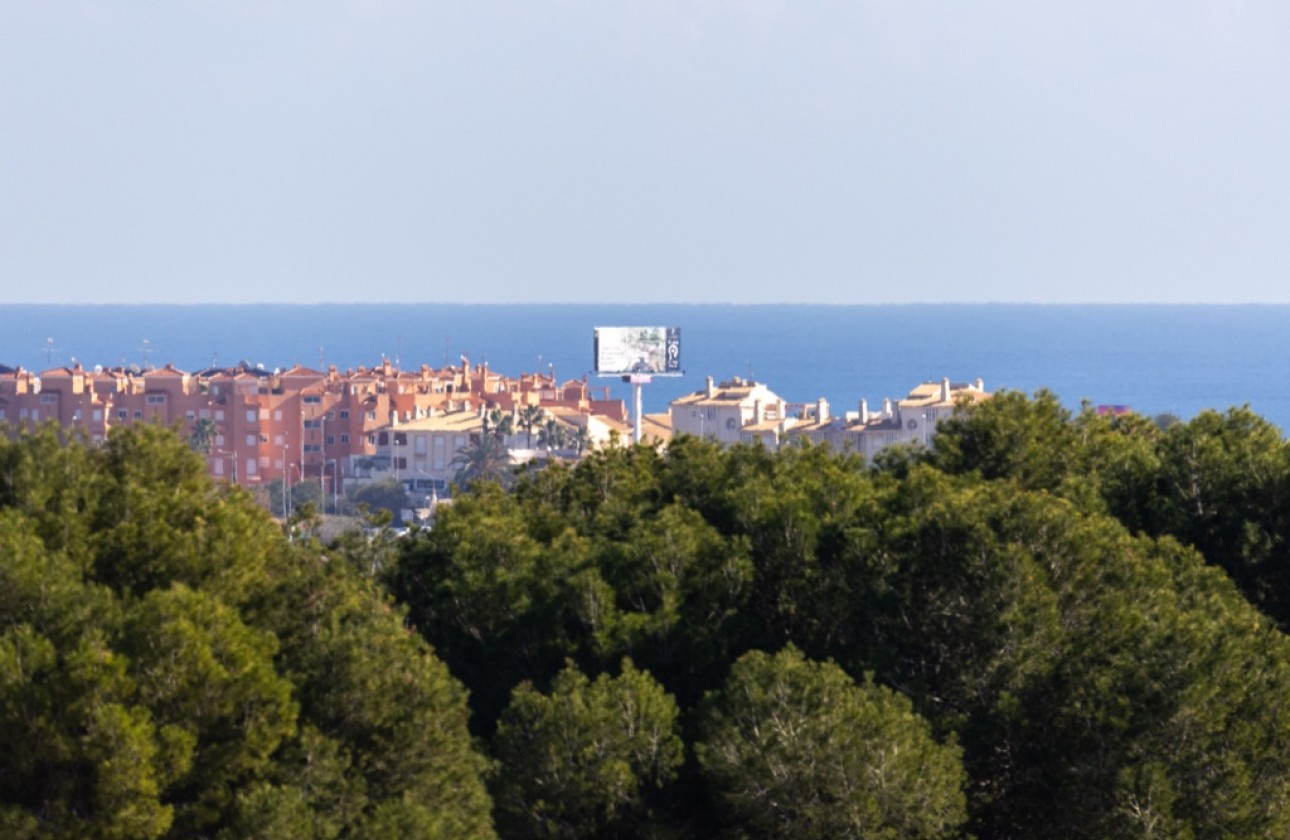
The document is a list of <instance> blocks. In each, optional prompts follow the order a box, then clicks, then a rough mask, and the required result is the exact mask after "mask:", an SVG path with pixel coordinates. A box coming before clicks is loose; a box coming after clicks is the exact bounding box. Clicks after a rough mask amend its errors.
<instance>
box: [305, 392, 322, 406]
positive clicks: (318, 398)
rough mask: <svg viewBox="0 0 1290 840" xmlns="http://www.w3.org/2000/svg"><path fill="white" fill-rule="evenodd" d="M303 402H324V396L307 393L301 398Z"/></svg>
mask: <svg viewBox="0 0 1290 840" xmlns="http://www.w3.org/2000/svg"><path fill="white" fill-rule="evenodd" d="M301 402H303V403H304V404H305V405H318V404H319V403H321V402H322V397H321V396H320V395H318V394H305V396H304V397H302V398H301Z"/></svg>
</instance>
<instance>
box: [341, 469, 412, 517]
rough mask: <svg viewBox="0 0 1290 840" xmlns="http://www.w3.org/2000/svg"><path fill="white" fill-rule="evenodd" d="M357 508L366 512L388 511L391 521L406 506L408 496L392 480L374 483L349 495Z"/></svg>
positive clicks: (400, 486) (401, 486)
mask: <svg viewBox="0 0 1290 840" xmlns="http://www.w3.org/2000/svg"><path fill="white" fill-rule="evenodd" d="M349 495H350V499H351V500H352V501H353V502H354V504H355V505H357V506H358V507H360V508H362V507H366V508H367V510H369V511H372V512H375V511H382V510H383V511H389V514H390V517H391V519H392V520H394V519H398V518H399V516H400V513H401V511H402V510H403V509H404V508H406V507H407V506H408V494H407V491H406V490H405V489H404V487H403V484H402V483H400V482H398V481H395V480H394V479H392V478H390V479H386V480H385V481H374V482H372V483H370V484H364V485H363V486H362V487H360V488H358V489H357V490H355V491H354V492H353V493H351V494H349Z"/></svg>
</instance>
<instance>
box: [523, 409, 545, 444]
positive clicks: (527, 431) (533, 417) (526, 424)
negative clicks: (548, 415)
mask: <svg viewBox="0 0 1290 840" xmlns="http://www.w3.org/2000/svg"><path fill="white" fill-rule="evenodd" d="M519 417H520V428H521V429H523V430H524V436H525V438H524V443H525V448H526V449H532V448H533V428H534V427H535V426H537V425H538V423H540V422H541V421H542V409H541V408H539V407H538V406H536V405H526V406H524V407H523V408H521V409H520V414H519Z"/></svg>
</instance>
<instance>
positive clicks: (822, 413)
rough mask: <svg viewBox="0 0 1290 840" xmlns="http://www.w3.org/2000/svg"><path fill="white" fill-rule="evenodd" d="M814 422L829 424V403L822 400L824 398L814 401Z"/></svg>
mask: <svg viewBox="0 0 1290 840" xmlns="http://www.w3.org/2000/svg"><path fill="white" fill-rule="evenodd" d="M815 422H816V423H827V422H829V401H828V400H826V399H824V397H820V398H819V399H818V400H816V401H815Z"/></svg>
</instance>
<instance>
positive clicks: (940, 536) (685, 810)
mask: <svg viewBox="0 0 1290 840" xmlns="http://www.w3.org/2000/svg"><path fill="white" fill-rule="evenodd" d="M1206 422H1211V423H1212V422H1214V421H1213V420H1208V421H1207V420H1205V419H1203V418H1200V419H1198V420H1197V421H1193V422H1192V423H1189V424H1181V425H1179V426H1175V427H1172V428H1171V429H1169V430H1168V431H1162V430H1161V429H1160V428H1159V427H1158V426H1157V425H1155V424H1153V423H1150V422H1148V421H1143V420H1141V419H1140V418H1135V417H1132V416H1124V417H1114V418H1104V417H1098V416H1097V415H1095V414H1093V413H1092V412H1087V411H1086V412H1083V413H1081V414H1079V415H1078V416H1076V417H1071V416H1069V415H1068V414H1067V413H1066V412H1065V411H1064V409H1062V408H1061V407H1060V405H1059V404H1058V403H1057V402H1056V400H1055V399H1053V398H1051V397H1050V396H1047V395H1041V396H1040V397H1039V398H1038V399H1037V400H1035V401H1033V402H1032V401H1030V400H1027V399H1025V398H1024V397H1020V396H1016V397H1009V398H1005V399H1003V400H1000V401H999V402H998V403H997V404H995V403H993V402H991V403H986V404H985V405H983V406H981V407H980V408H978V409H976V410H974V411H971V412H968V413H966V414H964V415H962V416H961V417H960V418H959V419H957V420H955V421H953V422H952V423H950V424H948V425H947V426H946V427H945V431H944V445H943V446H942V444H941V443H940V442H938V444H937V448H936V449H935V450H933V451H931V452H929V453H926V454H924V455H921V456H920V455H917V454H916V453H914V454H908V455H907V456H905V457H902V458H900V459H897V461H896V462H893V465H891V466H890V467H889V468H881V469H878V470H865V469H864V468H863V467H862V466H861V465H860V464H859V463H857V462H856V461H855V460H854V459H850V458H846V457H839V456H835V455H832V454H830V453H828V452H827V451H826V450H823V449H820V448H817V447H803V448H795V449H791V450H788V451H785V452H781V453H779V454H771V453H768V452H766V451H765V450H763V449H761V448H759V447H736V448H734V449H733V450H730V451H722V450H720V449H718V448H716V447H715V446H713V445H712V444H710V443H706V442H702V441H696V440H693V439H687V438H681V439H678V440H676V441H674V442H673V443H672V445H671V447H670V448H669V450H668V451H667V453H666V454H662V453H660V452H658V451H655V450H653V449H648V448H639V447H638V448H630V449H620V450H616V451H610V452H603V453H597V454H594V455H593V456H591V457H590V458H588V459H586V460H585V461H584V462H582V463H580V464H578V465H577V466H576V467H573V468H558V469H553V470H547V471H543V472H541V473H538V474H535V475H532V476H529V477H526V478H525V479H524V480H523V481H521V483H520V484H519V486H518V488H517V489H516V491H515V492H514V493H513V494H506V493H504V492H502V491H500V490H499V489H497V488H496V487H494V488H492V489H488V490H482V489H481V490H480V491H478V492H476V493H475V494H473V495H467V496H464V497H463V498H461V499H460V500H459V501H458V503H457V505H456V506H455V507H454V508H453V509H452V510H450V511H448V512H447V513H445V514H444V515H443V516H442V517H441V519H440V522H439V525H438V526H437V527H436V529H435V530H434V531H432V532H431V533H429V534H426V535H422V536H420V537H418V538H417V539H416V540H412V541H408V542H406V543H404V544H403V546H402V551H401V554H400V556H399V558H398V560H397V562H396V563H395V564H394V566H393V567H392V568H391V569H390V571H389V574H388V576H387V579H388V580H389V582H390V583H391V585H392V587H393V589H394V591H395V593H396V595H397V597H398V598H399V599H401V600H404V601H406V603H408V605H409V608H410V615H411V617H412V619H413V620H414V622H415V624H416V626H417V628H418V629H419V630H420V631H421V632H422V633H423V634H424V635H426V637H427V638H429V639H430V640H431V641H432V642H433V643H434V645H435V647H436V649H437V650H438V651H439V652H440V653H441V654H442V655H443V656H444V657H445V659H446V660H447V661H448V663H449V665H450V667H451V668H452V669H453V671H454V673H457V674H458V675H459V676H461V677H462V678H463V680H465V682H466V683H467V685H468V687H469V688H470V690H471V692H472V695H471V696H472V705H473V708H474V709H475V712H476V715H477V722H478V731H480V732H481V733H490V732H492V731H493V727H494V725H495V722H496V721H497V720H498V718H499V716H501V715H502V710H503V708H504V707H505V705H506V702H507V698H509V697H511V692H512V691H513V690H515V689H516V687H517V686H518V685H520V684H521V683H525V682H527V683H530V684H531V685H532V688H531V689H526V691H530V692H533V693H534V695H547V694H549V693H551V692H552V691H553V680H555V679H556V675H557V674H558V673H559V672H560V670H561V669H562V668H563V667H564V663H565V661H566V659H572V660H573V661H574V662H576V663H577V667H578V669H579V671H581V672H582V673H585V674H587V675H588V677H589V678H591V679H595V678H597V677H598V676H599V675H602V674H605V673H610V674H612V673H614V672H615V669H616V667H617V662H618V661H619V660H620V659H621V657H623V656H630V657H631V658H632V660H633V661H634V662H635V663H636V664H637V666H639V667H640V668H642V669H643V670H647V671H648V672H649V674H650V675H651V676H652V677H653V678H654V679H656V680H658V682H659V683H660V684H661V685H662V686H663V687H664V688H665V689H666V690H667V691H668V692H669V693H670V694H672V695H673V696H675V697H676V698H677V701H678V704H679V707H680V711H681V716H682V721H683V722H685V724H686V726H685V731H686V732H687V733H688V739H689V741H690V743H691V744H692V745H696V746H697V745H698V744H699V743H701V738H700V735H699V734H698V733H699V730H698V729H697V728H696V727H697V726H698V721H699V718H698V716H697V715H698V713H697V709H698V702H699V700H700V699H701V698H702V697H703V696H704V694H705V693H706V692H712V691H716V690H718V689H721V688H722V686H723V685H725V684H726V680H727V677H728V675H729V673H730V669H731V667H732V664H733V663H735V662H736V661H737V660H738V659H739V657H741V656H742V655H744V654H745V653H747V652H749V651H753V650H779V649H781V648H783V647H784V646H785V645H786V644H792V645H794V646H795V647H796V648H797V649H798V650H800V651H801V652H802V655H803V656H804V657H806V658H809V659H810V660H814V661H824V660H833V661H834V662H836V664H837V667H839V668H841V669H842V670H843V671H845V673H846V674H847V675H849V677H850V679H851V680H852V681H854V683H856V684H858V685H864V686H871V688H872V690H873V691H887V692H891V691H894V692H899V695H901V696H903V697H905V698H907V699H908V701H909V704H910V707H911V708H912V709H913V710H915V711H916V712H917V713H918V714H919V715H921V716H922V718H924V719H925V720H926V721H927V723H928V725H929V726H930V727H931V731H932V732H933V733H934V734H935V737H936V739H937V740H939V741H942V742H944V741H945V739H948V738H951V737H954V738H956V740H957V743H958V744H960V745H961V749H962V766H963V768H964V769H965V770H966V773H967V780H966V785H965V792H966V795H967V803H968V811H967V817H968V821H967V825H966V830H967V831H969V832H970V833H971V834H972V835H974V836H976V837H979V838H983V840H984V839H985V838H1005V837H1018V836H1024V837H1034V838H1054V839H1055V838H1122V837H1123V838H1128V837H1142V836H1162V835H1168V836H1173V837H1185V836H1192V837H1195V838H1209V837H1212V838H1218V837H1228V836H1241V837H1260V838H1277V837H1281V836H1284V835H1285V834H1286V832H1287V823H1286V820H1287V805H1286V804H1285V803H1287V802H1288V801H1290V796H1288V794H1290V759H1287V758H1285V757H1284V756H1286V755H1290V744H1287V743H1286V740H1287V738H1288V737H1290V704H1286V703H1285V702H1284V701H1283V700H1282V699H1281V698H1283V697H1285V696H1290V684H1288V683H1287V679H1290V677H1288V676H1287V674H1288V672H1287V668H1288V667H1290V665H1288V663H1290V650H1287V646H1286V642H1285V639H1284V637H1283V636H1282V635H1281V633H1280V632H1279V631H1278V630H1277V629H1275V627H1274V626H1273V625H1272V624H1271V623H1270V622H1268V621H1266V620H1265V619H1263V617H1262V616H1261V615H1260V614H1259V613H1258V612H1257V611H1256V610H1255V609H1253V608H1251V607H1250V606H1249V605H1248V604H1247V603H1246V602H1245V601H1244V600H1243V599H1242V598H1241V597H1240V596H1239V594H1238V593H1237V591H1236V590H1235V589H1234V588H1233V587H1232V586H1231V584H1230V582H1229V581H1228V580H1227V578H1226V577H1225V575H1224V574H1223V573H1222V572H1221V571H1220V570H1217V569H1215V568H1213V567H1211V566H1207V565H1206V564H1205V562H1204V560H1203V558H1202V557H1201V556H1200V555H1198V554H1197V553H1196V552H1195V551H1194V550H1193V549H1191V548H1189V547H1185V546H1184V545H1182V544H1180V543H1179V542H1178V541H1176V540H1175V539H1173V538H1171V537H1170V536H1169V534H1170V533H1171V532H1172V531H1179V532H1183V531H1184V529H1186V528H1194V527H1196V525H1197V523H1198V520H1195V518H1194V517H1182V518H1181V519H1179V520H1178V522H1177V524H1173V525H1170V526H1169V529H1165V528H1164V527H1163V525H1162V523H1166V522H1169V521H1170V519H1169V517H1170V516H1174V515H1176V512H1177V511H1179V510H1182V509H1183V508H1184V507H1185V505H1183V504H1182V503H1180V502H1179V501H1178V499H1179V498H1184V499H1185V498H1188V497H1186V496H1182V495H1180V491H1174V490H1170V489H1169V487H1170V484H1169V482H1168V481H1167V480H1166V477H1168V476H1171V475H1176V469H1177V467H1176V466H1174V465H1176V464H1180V463H1181V464H1186V463H1187V462H1186V460H1185V459H1184V458H1182V456H1181V454H1179V453H1181V452H1184V451H1195V452H1205V453H1209V454H1208V455H1207V457H1206V458H1199V457H1198V458H1196V459H1195V463H1196V464H1198V465H1201V466H1203V467H1204V469H1200V468H1199V467H1198V471H1197V472H1196V475H1197V481H1196V482H1195V486H1197V487H1200V488H1202V490H1203V492H1204V494H1205V495H1204V496H1203V498H1205V499H1208V500H1214V499H1222V500H1223V501H1221V503H1220V504H1219V509H1220V510H1224V511H1231V512H1233V513H1237V512H1239V514H1240V517H1241V521H1242V523H1243V524H1242V527H1241V529H1240V533H1242V534H1245V535H1246V539H1247V541H1246V542H1245V543H1243V544H1242V545H1244V546H1245V548H1244V549H1243V551H1244V554H1240V553H1239V552H1238V556H1240V557H1245V558H1249V557H1253V556H1254V554H1253V551H1254V548H1255V547H1258V546H1272V547H1273V549H1275V547H1277V546H1279V545H1280V536H1279V535H1280V534H1281V533H1283V532H1284V528H1283V526H1282V525H1281V524H1279V520H1278V519H1277V518H1276V516H1277V515H1278V514H1277V510H1276V506H1275V505H1273V504H1271V503H1270V502H1269V501H1268V499H1272V498H1276V497H1275V496H1268V497H1267V498H1264V497H1262V496H1259V495H1258V494H1254V493H1251V492H1245V491H1241V492H1245V495H1241V492H1238V491H1240V489H1241V488H1250V487H1258V488H1260V493H1262V492H1267V493H1269V494H1271V493H1275V492H1279V491H1278V489H1277V486H1276V484H1275V481H1272V482H1271V483H1269V481H1267V480H1262V481H1261V483H1260V481H1259V480H1257V479H1258V477H1259V476H1260V475H1262V476H1264V477H1265V478H1266V476H1268V475H1273V476H1275V471H1272V469H1271V468H1272V466H1273V465H1275V464H1277V463H1279V461H1278V459H1279V458H1282V457H1283V456H1281V455H1280V454H1279V453H1280V452H1281V451H1282V450H1281V449H1280V448H1279V447H1280V444H1279V443H1278V442H1276V441H1273V440H1264V439H1262V438H1260V434H1261V431H1260V427H1259V426H1258V424H1250V423H1246V422H1244V421H1243V418H1242V416H1241V415H1240V413H1239V412H1238V413H1235V414H1232V415H1229V416H1228V417H1227V418H1226V419H1224V420H1223V421H1222V422H1221V423H1218V424H1217V425H1216V427H1215V428H1213V429H1210V430H1209V431H1206V428H1207V427H1206V426H1205V425H1204V424H1205V423H1206ZM1189 430H1190V433H1191V435H1193V436H1195V437H1196V438H1197V439H1196V440H1195V441H1192V439H1191V438H1190V437H1187V436H1184V432H1185V431H1189ZM1174 436H1178V437H1177V438H1175V437H1174ZM1216 440H1217V441H1218V442H1220V443H1221V445H1216V443H1215V441H1216ZM1184 443H1194V445H1193V446H1192V447H1191V450H1188V449H1187V447H1185V446H1184V445H1183V444H1184ZM1265 450H1266V451H1270V452H1271V454H1270V455H1265V456H1260V455H1259V453H1263V452H1265ZM1242 459H1244V460H1242ZM1229 460H1233V461H1235V462H1236V463H1239V464H1241V465H1242V466H1241V467H1240V468H1239V469H1236V470H1233V471H1230V472H1227V471H1224V470H1222V469H1219V467H1220V466H1221V465H1223V464H1226V463H1227V462H1228V461H1229ZM928 462H930V463H928ZM937 467H939V469H938V468H937ZM1260 470H1263V472H1262V473H1260V472H1259V471H1260ZM951 473H953V474H951ZM1173 484H1174V485H1177V486H1181V484H1180V483H1179V482H1178V481H1177V480H1173ZM1189 486H1190V485H1189ZM1220 490H1221V491H1222V492H1221V493H1220V492H1219V491H1220ZM1193 500H1194V499H1193ZM1116 517H1122V519H1123V522H1120V521H1117V520H1116ZM1221 521H1223V520H1222V518H1221V517H1219V518H1217V519H1215V520H1214V521H1213V522H1208V521H1206V520H1199V522H1201V523H1205V527H1204V528H1201V529H1199V530H1198V531H1196V532H1195V534H1196V535H1195V536H1194V537H1191V538H1188V541H1189V542H1194V543H1197V544H1201V543H1203V542H1204V539H1210V540H1211V542H1212V543H1213V544H1221V543H1223V541H1224V540H1228V541H1230V540H1233V539H1235V537H1234V536H1233V535H1232V533H1233V532H1228V531H1225V530H1223V529H1222V528H1218V527H1216V526H1217V525H1218V524H1219V523H1220V522H1221ZM1251 521H1254V522H1256V523H1257V524H1258V530H1257V531H1254V530H1251V526H1250V525H1249V523H1250V522H1251ZM1260 533H1262V534H1267V535H1268V536H1267V538H1266V539H1264V538H1260V539H1253V537H1252V536H1251V535H1255V536H1257V534H1260ZM1267 556H1275V552H1273V554H1269V555H1267ZM1261 568H1262V569H1266V564H1264V565H1263V566H1262V567H1261ZM867 674H872V683H869V682H866V681H867V680H868V679H869V677H867V676H866V675H867ZM880 686H886V687H887V688H882V689H879V688H878V687H880ZM866 690H869V689H866ZM526 696H527V695H526ZM883 696H887V697H891V698H895V697H897V696H898V695H895V694H890V693H888V694H886V695H883ZM892 702H893V703H896V704H897V705H899V704H900V703H901V702H904V701H898V700H895V699H893V700H892ZM821 714H822V713H821ZM808 717H810V716H808ZM803 725H804V726H805V725H806V724H805V723H804V724H803ZM836 730H837V727H836V726H835V727H834V729H833V731H836ZM699 770H700V769H699V767H698V766H696V765H695V764H694V763H693V762H692V763H690V764H687V766H685V767H683V768H682V769H681V771H680V776H679V778H680V779H681V780H682V781H683V783H682V784H679V785H674V786H672V787H671V788H669V792H668V794H667V801H668V802H669V805H670V806H671V807H670V808H668V809H665V810H663V811H656V812H655V814H654V821H653V822H652V823H651V825H652V826H653V829H652V830H658V831H662V830H663V826H666V827H667V830H669V831H671V832H673V833H674V834H676V835H679V836H686V835H691V836H707V835H710V834H711V833H712V832H714V831H716V830H718V828H719V827H720V826H718V825H717V824H716V821H717V816H716V815H718V814H724V815H725V816H724V817H723V819H725V820H726V823H727V824H726V826H725V827H726V829H728V830H729V831H730V832H731V833H732V835H733V836H743V835H746V834H748V833H749V832H755V831H760V830H761V829H758V828H755V824H754V822H752V820H753V817H752V816H751V815H748V814H744V816H739V815H738V814H739V813H742V812H738V811H737V810H733V809H729V808H724V807H719V802H720V801H723V800H721V799H720V797H717V796H716V793H717V788H716V787H707V788H705V787H703V786H701V785H699V784H697V783H696V782H697V780H698V779H699V777H700V772H699ZM510 772H511V771H508V770H507V769H506V767H505V766H503V767H502V769H501V770H500V774H501V775H500V776H499V777H498V782H497V784H498V789H499V790H501V789H508V790H509V789H510V788H509V787H507V786H508V785H516V784H522V780H517V779H515V778H512V777H511V776H510V775H509V774H510ZM564 772H565V773H566V774H568V773H573V772H574V769H573V765H571V764H566V766H565V768H564ZM803 772H805V771H803ZM789 775H790V776H791V775H792V774H789ZM790 782H793V783H802V784H807V785H808V786H809V785H810V784H815V783H813V782H810V781H809V779H805V778H791V779H788V780H787V781H786V782H785V783H786V784H788V783H790ZM705 791H707V793H705ZM550 807H553V808H554V807H558V806H555V805H551V806H550ZM660 821H661V822H660ZM952 822H953V821H948V822H947V823H946V825H949V824H951V823H952ZM901 830H903V831H908V830H910V829H901ZM784 831H785V833H787V834H791V833H792V832H791V831H788V830H784ZM1153 832H1154V835H1153ZM951 833H953V832H951Z"/></svg>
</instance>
